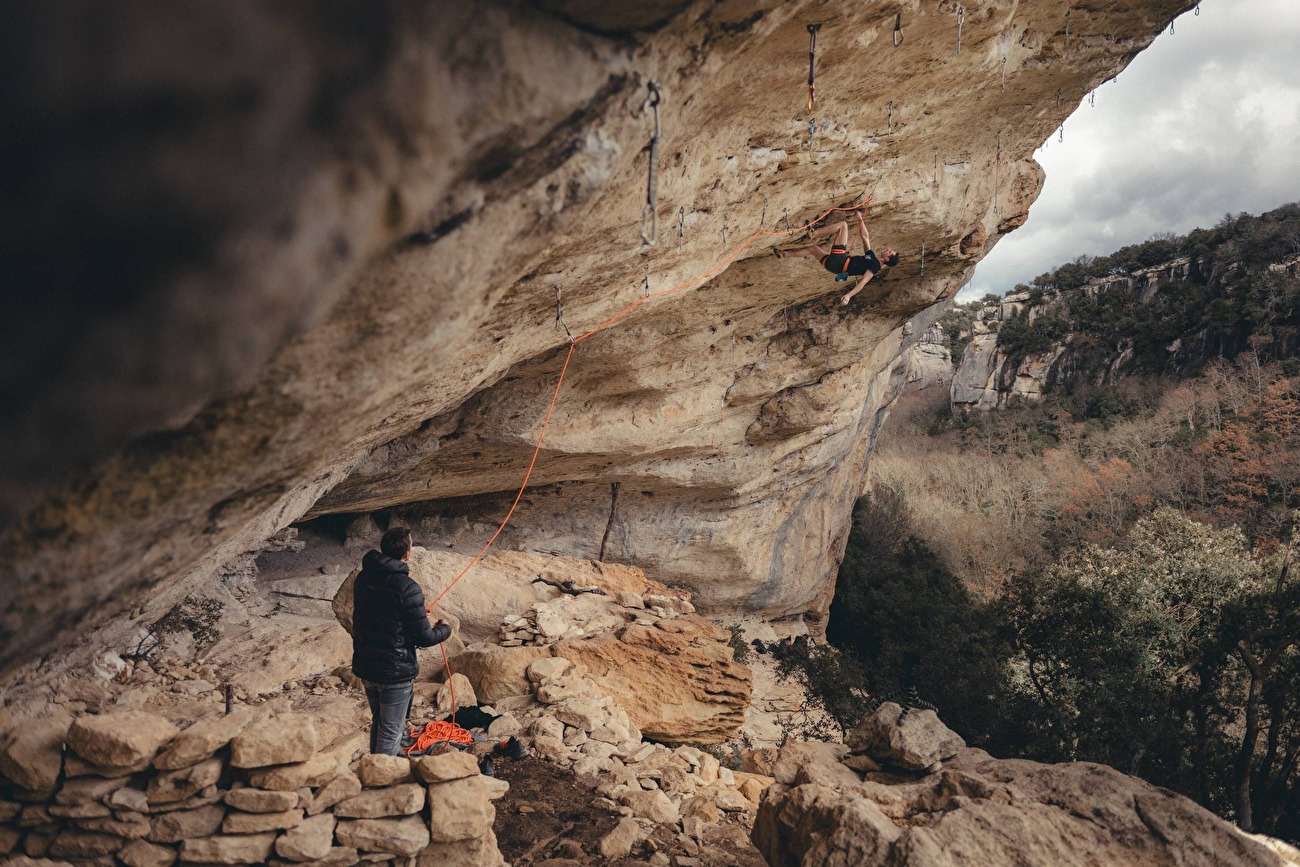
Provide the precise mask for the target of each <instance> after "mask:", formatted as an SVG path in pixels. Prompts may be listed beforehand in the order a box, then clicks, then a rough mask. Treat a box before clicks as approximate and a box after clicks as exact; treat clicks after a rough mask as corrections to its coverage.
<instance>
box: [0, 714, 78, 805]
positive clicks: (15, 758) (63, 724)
mask: <svg viewBox="0 0 1300 867" xmlns="http://www.w3.org/2000/svg"><path fill="white" fill-rule="evenodd" d="M70 725H72V717H70V716H68V715H67V714H56V715H54V716H51V717H46V718H44V719H38V720H32V721H30V722H25V723H21V724H20V725H18V726H16V727H14V728H12V729H10V730H9V731H7V732H5V733H4V734H3V735H0V774H4V775H5V776H6V777H8V778H9V779H10V780H12V781H13V782H14V783H15V784H16V785H18V786H20V787H21V788H24V789H31V790H33V791H46V790H49V789H52V788H54V785H55V783H56V782H58V779H59V770H60V769H62V767H63V742H64V739H65V738H66V736H67V734H68V727H69V726H70Z"/></svg>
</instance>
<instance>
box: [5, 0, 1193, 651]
mask: <svg viewBox="0 0 1300 867" xmlns="http://www.w3.org/2000/svg"><path fill="white" fill-rule="evenodd" d="M1191 5H1192V2H1191V0H1145V2H1138V0H1103V2H1099V3H1092V4H1088V5H1086V6H1079V7H1076V8H1071V7H1069V6H1068V5H1064V4H1063V5H1052V4H1046V5H1044V4H1027V3H1021V2H1017V0H989V2H985V3H979V4H970V3H968V4H967V5H966V6H965V7H961V6H958V5H957V4H955V3H952V2H949V0H935V2H928V0H927V2H920V0H904V2H902V3H901V4H900V3H891V4H885V3H881V2H876V0H868V2H858V3H840V2H833V3H812V2H792V3H777V2H775V0H728V2H706V0H700V2H694V3H688V2H682V0H664V2H659V3H654V4H648V5H647V4H640V5H637V6H635V7H625V6H620V5H616V4H606V5H605V6H601V7H596V6H595V5H593V4H589V3H581V2H566V0H548V2H536V3H523V2H491V3H475V4H452V3H436V4H430V5H419V6H417V5H411V4H401V3H380V4H365V5H363V6H347V5H339V4H329V5H326V6H323V7H319V6H315V5H305V6H287V7H286V6H283V5H281V4H273V3H265V2H256V0H248V2H242V3H230V4H203V3H179V4H169V5H168V6H167V7H166V8H165V9H157V8H154V7H146V6H126V7H112V8H108V7H105V8H96V9H94V10H92V11H91V12H89V13H87V12H86V10H84V9H83V8H82V7H80V6H73V4H71V3H68V2H45V3H40V4H19V6H18V7H16V10H15V14H14V15H12V16H11V19H12V20H11V21H10V24H11V25H12V26H7V27H6V28H4V34H3V36H0V39H2V40H3V42H4V46H5V49H6V52H5V53H6V57H7V58H12V63H11V64H10V65H9V67H8V68H9V69H11V70H12V71H16V73H17V76H16V78H15V81H17V82H19V83H20V84H19V86H15V87H8V86H7V87H6V88H4V91H5V94H6V95H5V99H6V105H7V106H11V108H12V110H11V111H10V112H9V114H10V116H11V118H13V123H12V124H10V125H7V126H8V127H9V129H8V130H7V131H6V133H4V136H5V141H6V142H7V143H11V144H13V145H14V146H13V147H11V148H7V150H6V153H11V154H14V155H15V157H14V159H13V160H11V161H8V162H7V164H6V166H5V168H4V170H5V171H6V173H10V172H12V173H13V174H14V179H15V180H17V179H21V180H22V182H21V183H14V184H10V183H8V182H6V184H5V189H6V193H5V199H4V200H3V204H2V205H0V207H2V208H3V216H4V219H3V220H2V221H0V226H3V227H4V228H3V231H4V232H5V233H6V239H5V245H4V246H5V248H6V250H7V251H14V254H13V255H14V258H13V260H12V262H11V263H10V264H11V265H12V266H13V267H12V268H10V269H9V270H8V273H9V275H10V276H11V277H13V278H14V280H16V281H17V282H16V283H15V289H16V290H17V294H19V295H20V297H19V298H18V299H17V300H15V304H14V306H13V307H12V308H11V309H10V310H9V312H8V315H6V317H5V321H4V324H3V333H2V334H0V336H2V337H3V338H4V339H3V340H0V352H3V353H4V363H3V364H0V371H3V374H2V375H0V376H2V377H3V378H0V384H2V386H3V390H4V406H5V412H4V413H3V414H0V453H2V454H3V455H4V461H5V462H4V465H3V467H0V499H2V500H3V503H4V506H3V509H2V510H0V512H2V513H3V515H4V516H5V517H4V520H5V521H6V529H5V533H4V536H3V541H0V570H2V572H0V574H2V575H3V582H4V587H5V592H4V598H3V613H2V614H0V667H3V668H4V669H11V668H12V667H13V666H15V665H17V664H20V663H22V662H24V661H27V660H31V659H33V658H35V657H37V656H38V655H40V654H43V653H46V652H48V651H50V650H51V649H52V648H54V647H56V646H59V645H60V644H61V643H62V642H64V641H66V639H67V636H68V635H69V634H70V633H73V632H76V631H84V630H85V629H86V628H87V627H89V626H92V625H94V624H97V623H101V622H104V621H106V620H107V619H109V618H111V617H114V616H115V615H119V614H122V613H124V612H126V611H127V610H128V609H129V608H131V607H132V606H134V605H136V604H138V603H140V601H141V600H143V599H149V598H155V597H157V595H158V594H159V593H161V594H162V596H163V597H165V596H166V594H167V593H168V592H170V593H173V594H174V593H175V592H177V591H178V589H179V588H184V587H187V586H193V585H195V584H197V583H199V582H202V581H204V580H206V579H208V578H210V577H211V576H212V575H213V574H214V572H215V570H216V569H217V568H218V567H219V566H220V565H221V564H223V563H225V562H227V561H229V560H231V558H232V557H235V556H236V555H238V554H240V553H241V552H243V551H246V550H248V549H250V548H252V547H254V546H255V545H256V544H257V543H258V542H260V541H261V540H263V539H266V538H268V537H269V536H270V535H271V534H273V533H274V532H275V531H277V530H279V529H280V528H282V527H285V526H286V525H288V524H290V523H292V522H295V521H298V520H299V519H302V518H303V517H304V516H312V515H322V514H326V513H338V512H343V513H356V512H365V511H373V510H378V509H387V508H396V507H401V509H402V514H404V515H406V514H409V515H410V516H411V519H412V520H413V521H418V522H422V523H420V524H419V527H420V534H421V535H423V536H426V537H428V538H426V539H425V540H424V541H427V542H428V543H429V544H432V545H439V546H443V547H451V548H453V549H456V550H458V551H461V552H465V551H470V550H471V549H477V548H478V547H479V546H480V545H482V544H483V542H484V541H485V540H486V539H487V537H488V536H490V534H491V529H492V527H493V526H494V525H495V523H496V521H498V520H499V519H500V517H501V515H502V513H503V507H504V506H505V505H506V504H507V503H508V502H509V500H510V499H511V497H512V496H513V491H514V490H515V488H516V487H517V486H518V484H519V482H520V480H521V477H522V475H523V471H524V469H525V467H526V465H527V463H528V460H529V457H530V454H531V449H532V445H533V442H534V440H535V439H536V437H537V435H538V433H539V429H540V424H541V419H542V417H543V415H544V414H545V413H546V412H547V406H548V402H549V401H550V397H551V392H552V389H553V388H554V386H555V382H556V378H557V375H558V373H559V371H560V368H561V365H562V364H563V362H564V359H565V357H566V351H567V348H568V347H567V338H566V334H565V331H564V330H563V329H562V328H559V327H557V317H556V314H557V294H558V295H559V296H560V299H561V301H562V304H561V308H562V318H563V325H564V326H567V328H568V329H570V330H571V331H572V332H573V333H575V334H577V333H582V332H584V331H586V330H588V329H590V328H592V327H593V326H595V325H597V324H598V323H601V322H603V321H605V320H606V319H607V318H609V317H611V316H613V315H615V314H617V313H618V312H619V311H621V310H624V309H625V308H627V307H628V305H630V304H632V303H634V302H635V301H636V300H637V299H639V298H641V297H642V296H643V294H644V292H645V289H646V284H647V282H648V285H649V289H650V290H651V291H658V290H661V289H665V288H668V287H673V286H675V285H677V284H679V283H682V282H683V281H687V280H690V279H691V278H694V277H696V276H697V275H708V279H707V280H704V281H702V282H700V283H698V284H691V285H690V287H689V288H686V289H683V290H682V291H678V292H675V293H673V294H666V295H662V296H657V297H653V298H651V299H648V300H647V301H646V302H645V303H643V304H642V305H641V306H640V307H638V308H637V309H636V310H634V311H632V312H631V313H630V314H629V315H627V316H626V317H625V318H624V319H622V320H621V321H620V322H619V323H618V324H617V326H615V327H612V328H610V329H608V330H606V331H605V332H602V333H601V334H599V335H597V336H595V337H593V338H592V339H590V340H587V341H584V342H583V343H582V344H581V346H580V347H579V348H578V349H577V351H576V352H575V353H574V356H573V358H572V360H571V363H570V364H569V369H568V373H567V379H566V381H565V386H564V388H563V390H562V391H561V392H560V393H559V396H558V398H557V400H556V403H555V408H554V412H553V414H552V416H551V425H550V428H549V430H548V432H547V438H546V443H545V447H544V448H543V449H542V451H541V454H540V457H539V459H538V462H537V465H536V468H535V470H534V472H533V476H532V483H533V487H532V489H531V490H530V491H529V492H528V494H527V495H526V496H525V498H524V500H523V502H522V503H521V507H520V509H519V510H518V511H517V512H516V513H515V515H514V518H513V520H512V523H511V525H510V527H508V528H507V531H506V532H505V533H504V534H503V536H502V537H501V539H500V540H498V543H497V544H498V545H499V546H501V547H505V548H519V549H527V550H534V551H543V552H545V551H555V552H559V553H564V554H571V555H577V556H581V557H587V556H592V555H594V554H596V553H597V552H598V550H599V549H600V548H601V547H605V548H606V549H607V550H606V551H605V553H604V556H605V558H608V559H610V560H615V561H623V562H627V563H631V564H635V565H637V566H640V567H642V568H644V569H645V570H646V571H647V573H649V574H650V575H651V576H653V577H655V578H657V579H659V580H662V581H665V582H673V583H680V584H685V585H689V586H690V587H691V588H692V589H693V591H694V592H695V599H696V601H697V603H698V604H699V605H700V607H701V609H702V610H703V611H705V612H707V611H710V610H718V609H735V608H740V609H746V610H749V611H754V612H759V613H762V614H765V615H769V616H780V615H795V614H801V613H807V614H811V615H813V616H814V617H816V616H817V615H819V614H820V613H822V612H824V610H825V608H826V605H827V602H828V600H829V595H830V592H831V583H832V582H831V578H832V576H833V575H834V571H835V568H836V564H837V562H838V559H839V557H840V554H841V551H842V548H843V544H844V539H845V534H846V531H847V520H848V515H849V510H850V507H851V504H852V502H853V500H854V498H855V497H856V495H857V493H858V491H859V487H860V484H861V481H862V478H863V472H864V468H865V464H866V461H867V459H868V456H869V450H870V445H871V442H872V441H873V436H872V435H873V432H874V430H875V429H876V428H877V427H878V425H879V423H880V421H881V420H882V418H883V412H884V410H885V408H886V407H887V405H888V402H889V400H890V399H891V396H892V395H893V393H894V389H895V378H894V377H893V376H892V375H891V368H892V366H893V365H894V364H895V362H896V358H897V352H898V348H899V345H900V341H901V340H902V328H901V326H902V324H903V323H904V322H905V321H906V320H908V319H909V318H911V317H912V316H914V315H915V314H916V313H917V312H918V311H921V310H923V309H925V308H927V307H929V306H931V305H934V304H935V303H937V302H939V301H942V300H943V299H946V298H947V297H949V296H950V295H951V294H952V293H953V292H954V291H955V290H956V289H957V287H958V286H960V285H961V284H962V283H963V281H964V279H965V277H966V275H967V274H968V272H969V271H970V269H971V267H972V266H973V265H974V264H975V263H976V262H977V261H978V260H979V258H980V257H981V256H982V255H983V254H984V253H985V252H986V251H987V250H988V248H989V247H990V246H991V245H992V244H994V243H995V242H996V241H997V239H998V238H999V237H1000V236H1001V235H1003V234H1005V233H1006V232H1008V231H1010V230H1011V229H1013V228H1014V227H1016V226H1018V225H1019V224H1020V223H1021V222H1023V220H1024V219H1025V215H1026V211H1027V208H1028V206H1029V204H1030V202H1032V200H1033V199H1034V197H1035V195H1036V194H1037V191H1038V189H1039V185H1040V181H1041V172H1040V170H1039V168H1038V167H1037V165H1035V164H1034V163H1033V162H1032V160H1031V159H1030V156H1029V155H1030V154H1031V153H1032V152H1033V150H1034V148H1035V147H1036V146H1037V144H1038V143H1040V142H1041V141H1042V140H1043V139H1044V138H1045V137H1046V136H1047V135H1048V134H1050V132H1051V131H1052V130H1053V129H1055V127H1056V126H1057V125H1058V124H1059V123H1060V121H1061V120H1062V119H1063V118H1064V117H1065V116H1066V115H1067V114H1068V113H1069V112H1070V111H1071V110H1072V107H1073V106H1075V105H1077V104H1078V102H1079V101H1080V99H1081V98H1082V97H1083V96H1084V95H1085V94H1086V93H1087V92H1088V90H1090V89H1091V88H1093V87H1095V86H1096V85H1097V84H1099V83H1100V82H1101V81H1103V80H1104V79H1106V78H1107V77H1109V76H1111V75H1113V74H1115V73H1116V72H1117V71H1118V70H1120V69H1121V68H1122V67H1123V66H1124V65H1125V64H1126V63H1127V61H1128V60H1129V59H1130V58H1131V57H1132V56H1133V55H1134V54H1135V53H1136V52H1137V51H1139V50H1140V49H1141V48H1143V47H1144V46H1145V45H1146V44H1147V43H1148V42H1149V41H1150V39H1151V38H1152V37H1153V36H1154V35H1155V34H1156V33H1157V32H1159V31H1160V29H1161V28H1162V27H1163V26H1164V25H1165V24H1166V23H1167V22H1168V21H1169V20H1170V19H1171V18H1172V17H1173V16H1174V15H1175V14H1176V13H1178V12H1181V11H1183V10H1185V9H1187V8H1190V6H1191ZM1067 9H1068V10H1069V12H1070V16H1069V19H1068V20H1069V24H1068V28H1067V23H1066V21H1067V19H1066V14H1065V13H1066V11H1067ZM900 12H901V22H902V26H903V31H904V33H905V39H904V40H903V42H902V44H901V45H900V46H897V47H896V46H895V37H894V31H893V28H894V23H895V16H896V14H898V13H900ZM813 23H820V24H821V25H822V26H821V30H820V33H819V37H818V47H817V55H816V70H817V105H816V109H815V111H812V112H810V111H809V110H808V109H807V106H806V99H807V92H806V88H805V78H806V75H807V61H808V56H807V55H808V32H807V30H806V25H808V24H813ZM959 33H960V41H961V51H960V53H958V52H957V50H956V49H957V45H958V40H959ZM9 49H13V50H12V51H10V50H9ZM651 81H654V82H656V83H657V84H658V85H659V86H660V87H661V88H662V94H663V97H662V104H661V105H660V106H659V116H660V138H659V140H658V143H657V147H654V148H652V147H649V142H650V136H651V132H652V126H653V122H652V116H651V113H650V112H648V111H646V110H645V103H646V99H647V96H648V94H649V93H650V89H649V84H650V82H651ZM810 121H811V130H812V136H811V140H810V134H809V133H810ZM652 154H654V155H656V156H657V185H656V190H655V192H656V197H655V202H656V206H657V207H656V209H655V210H654V215H655V216H656V217H657V222H658V228H657V243H656V244H655V245H653V246H643V245H642V242H641V235H640V233H639V231H638V230H639V228H641V224H642V220H641V218H642V213H643V205H644V204H645V200H646V186H647V184H646V179H647V170H648V160H649V157H650V156H651V155H652ZM8 180H9V177H8V174H7V175H6V181H8ZM863 194H869V195H871V196H872V197H873V198H872V205H871V211H870V215H869V219H870V226H871V230H872V233H873V238H874V239H875V240H876V242H877V244H878V245H881V246H883V245H888V246H891V247H895V248H897V249H899V250H900V251H902V253H903V263H902V264H901V265H900V267H898V268H896V269H894V271H893V272H892V273H890V274H889V275H888V276H887V277H886V278H885V279H882V280H880V281H878V282H877V283H874V284H872V285H871V287H869V289H870V291H867V292H864V293H863V294H862V295H861V296H859V297H858V298H857V299H855V301H854V303H853V304H852V305H851V306H849V307H841V306H840V305H839V304H838V293H833V292H832V291H831V290H832V288H833V284H830V283H829V282H828V278H827V277H826V275H824V274H819V272H817V271H816V270H815V269H814V268H813V266H812V265H811V264H809V263H807V262H800V261H788V262H777V261H775V260H774V259H773V258H772V257H771V256H770V255H769V253H768V247H769V246H770V245H771V243H772V240H773V239H772V238H770V237H769V238H765V239H762V240H760V241H759V242H757V243H755V244H753V245H751V246H749V247H742V243H743V241H744V239H746V238H747V237H748V236H749V235H750V233H751V232H753V231H755V230H756V229H760V228H762V229H766V230H769V231H774V230H778V229H783V228H784V227H785V226H786V218H787V215H788V219H789V221H790V223H791V224H792V225H795V226H797V225H799V224H800V223H802V222H803V221H804V220H805V219H810V218H813V217H815V216H817V215H818V214H820V213H822V212H823V211H825V210H826V209H827V208H828V207H830V206H831V205H834V204H836V203H837V202H844V201H847V200H850V199H852V198H854V197H856V196H860V195H863ZM646 228H647V229H648V228H649V227H646ZM923 245H924V250H925V259H924V271H923V273H922V268H921V265H920V254H921V250H922V247H923ZM715 266H716V267H715ZM557 287H560V288H557ZM900 378H901V377H900ZM612 483H618V484H619V485H620V488H619V490H620V492H621V493H620V495H619V498H618V501H617V506H616V508H615V507H614V505H613V504H612V503H611V487H610V486H611V484H612ZM607 528H608V533H606V530H607ZM606 536H607V540H606V541H605V542H604V543H603V544H602V539H603V538H605V537H606ZM467 586H472V584H470V585H467Z"/></svg>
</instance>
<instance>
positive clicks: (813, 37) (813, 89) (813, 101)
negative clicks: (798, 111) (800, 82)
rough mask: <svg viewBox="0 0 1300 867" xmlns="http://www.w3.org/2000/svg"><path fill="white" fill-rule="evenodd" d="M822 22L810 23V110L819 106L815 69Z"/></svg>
mask: <svg viewBox="0 0 1300 867" xmlns="http://www.w3.org/2000/svg"><path fill="white" fill-rule="evenodd" d="M821 29H822V26H821V25H820V24H809V25H808V110H809V111H813V110H815V109H816V108H817V83H816V80H815V69H816V65H817V31H818V30H821Z"/></svg>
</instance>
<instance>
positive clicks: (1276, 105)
mask: <svg viewBox="0 0 1300 867" xmlns="http://www.w3.org/2000/svg"><path fill="white" fill-rule="evenodd" d="M1036 156H1037V159H1038V161H1039V162H1040V163H1042V165H1043V168H1044V169H1046V171H1047V182H1046V185H1045V186H1044V188H1043V193H1042V195H1041V196H1039V198H1038V201H1037V202H1036V203H1035V204H1034V206H1033V207H1032V208H1031V209H1030V211H1029V221H1028V222H1027V223H1026V224H1025V225H1024V227H1022V228H1021V229H1019V230H1018V231H1015V232H1013V233H1011V234H1010V235H1008V236H1007V237H1006V238H1004V239H1003V240H1002V241H1001V242H1000V243H999V244H998V246H997V247H996V248H995V249H994V251H993V252H992V253H991V254H989V256H988V258H986V259H985V260H984V261H983V262H981V263H980V265H979V267H978V268H977V269H976V271H975V276H974V278H973V279H972V281H971V284H970V286H968V287H967V288H966V289H964V290H963V291H962V293H961V294H960V295H959V296H958V297H959V298H961V299H962V300H969V299H970V298H977V297H979V296H981V295H983V294H984V293H985V292H995V293H997V294H1003V293H1005V292H1006V291H1008V290H1009V289H1010V288H1011V287H1012V286H1014V285H1015V284H1016V283H1027V282H1028V281H1030V280H1032V279H1033V278H1034V277H1036V276H1037V275H1039V274H1042V273H1043V272H1044V271H1048V270H1050V269H1051V268H1053V267H1055V266H1056V265H1059V264H1061V263H1063V262H1067V261H1069V260H1071V259H1074V258H1075V257H1077V256H1079V255H1080V254H1084V253H1088V254H1091V255H1104V254H1107V253H1111V252H1114V251H1115V250H1117V249H1118V248H1120V247H1122V246H1124V245H1125V244H1132V243H1135V242H1138V241H1144V240H1146V239H1147V238H1149V237H1151V235H1153V234H1155V233H1156V232H1163V231H1169V232H1177V233H1180V234H1181V233H1183V232H1187V231H1189V230H1191V229H1193V228H1195V227H1197V226H1211V225H1213V224H1214V223H1216V222H1218V220H1219V219H1220V218H1221V217H1222V216H1223V215H1224V214H1225V213H1227V212H1229V211H1231V212H1233V213H1237V212H1240V211H1248V212H1251V213H1259V212H1260V211H1266V210H1269V209H1271V208H1274V207H1277V206H1278V205H1281V204H1285V203H1287V202H1293V201H1297V200H1300V0H1203V2H1202V4H1201V14H1200V15H1195V14H1193V13H1192V12H1188V13H1186V14H1185V15H1183V16H1182V17H1180V18H1179V19H1178V20H1177V21H1176V22H1175V24H1174V33H1172V34H1171V33H1169V31H1168V30H1166V31H1165V32H1164V33H1163V34H1162V35H1160V36H1159V37H1158V38H1157V39H1156V41H1155V42H1154V43H1152V45H1151V47H1150V48H1148V49H1147V50H1146V51H1144V52H1142V53H1141V54H1139V55H1138V56H1137V58H1136V59H1134V61H1133V63H1132V64H1130V65H1129V67H1128V69H1126V70H1124V72H1122V73H1121V74H1120V76H1119V79H1118V81H1112V82H1109V83H1107V84H1104V85H1102V86H1101V87H1100V88H1098V89H1097V92H1096V107H1095V108H1091V107H1089V105H1088V100H1087V99H1086V98H1085V99H1084V101H1083V104H1082V105H1081V106H1080V107H1079V108H1078V109H1077V110H1076V111H1075V112H1074V114H1073V115H1071V116H1070V118H1069V119H1068V120H1067V121H1066V122H1065V141H1064V143H1061V142H1058V141H1057V137H1056V136H1055V135H1053V136H1052V138H1051V139H1049V140H1048V143H1047V146H1046V147H1044V148H1042V149H1040V150H1039V151H1038V153H1037V155H1036Z"/></svg>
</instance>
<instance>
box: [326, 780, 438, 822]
mask: <svg viewBox="0 0 1300 867" xmlns="http://www.w3.org/2000/svg"><path fill="white" fill-rule="evenodd" d="M422 809H424V787H423V786H421V785H420V784H419V783H402V784H401V785H397V786H390V787H388V788H385V789H366V790H365V791H363V792H362V793H361V794H359V795H353V796H352V797H351V798H348V799H347V800H346V801H340V802H339V803H337V804H335V805H334V815H335V816H338V817H339V818H340V819H384V818H387V817H389V816H409V815H411V814H412V813H418V812H420V810H422Z"/></svg>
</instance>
